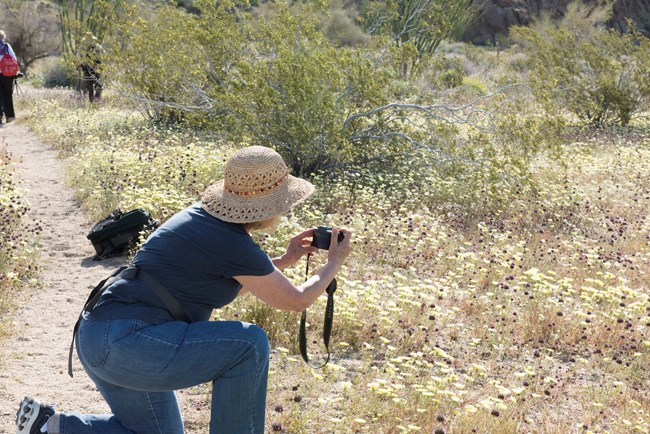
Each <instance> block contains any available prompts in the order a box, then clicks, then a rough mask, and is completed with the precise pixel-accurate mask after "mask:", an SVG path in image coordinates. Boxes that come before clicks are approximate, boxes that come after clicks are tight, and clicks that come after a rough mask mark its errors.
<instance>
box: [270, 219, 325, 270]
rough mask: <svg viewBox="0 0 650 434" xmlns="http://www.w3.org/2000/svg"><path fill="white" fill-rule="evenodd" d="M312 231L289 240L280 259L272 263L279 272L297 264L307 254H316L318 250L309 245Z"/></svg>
mask: <svg viewBox="0 0 650 434" xmlns="http://www.w3.org/2000/svg"><path fill="white" fill-rule="evenodd" d="M313 236H314V229H313V228H312V229H307V230H306V231H303V232H301V233H299V234H298V235H296V236H295V237H293V238H291V240H290V241H289V245H288V246H287V251H286V252H285V253H284V255H282V256H281V257H280V258H277V259H274V260H273V263H274V264H275V266H276V267H278V268H279V269H280V270H282V269H284V268H286V267H288V266H291V265H293V264H295V263H296V262H298V261H299V260H300V258H302V257H303V256H305V255H306V254H308V253H316V252H317V251H318V249H317V248H316V247H313V246H312V245H311V240H312V237H313Z"/></svg>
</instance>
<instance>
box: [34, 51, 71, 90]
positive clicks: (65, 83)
mask: <svg viewBox="0 0 650 434" xmlns="http://www.w3.org/2000/svg"><path fill="white" fill-rule="evenodd" d="M40 75H41V77H42V78H41V83H42V86H43V87H45V88H48V89H52V88H56V87H71V86H73V83H72V80H71V79H70V75H69V73H68V69H67V67H66V65H65V63H64V62H62V61H61V59H60V58H52V59H48V60H47V61H46V62H44V63H43V65H42V67H41V74H40Z"/></svg>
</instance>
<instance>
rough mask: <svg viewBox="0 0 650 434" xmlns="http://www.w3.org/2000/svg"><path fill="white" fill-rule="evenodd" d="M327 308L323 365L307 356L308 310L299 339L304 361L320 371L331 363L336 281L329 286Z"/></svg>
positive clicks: (324, 327)
mask: <svg viewBox="0 0 650 434" xmlns="http://www.w3.org/2000/svg"><path fill="white" fill-rule="evenodd" d="M310 257H311V253H310V254H308V255H307V267H306V270H305V280H307V279H308V278H309V258H310ZM325 292H327V306H326V307H325V321H324V323H323V343H324V344H325V349H326V350H327V358H326V359H325V362H323V364H322V365H320V366H317V365H314V364H313V363H311V362H309V356H308V355H307V332H306V330H305V327H306V323H307V310H306V309H305V310H303V311H302V316H301V317H300V335H299V337H298V340H299V344H300V354H301V355H302V359H303V360H304V361H305V363H307V365H309V367H311V368H313V369H320V368H322V367H324V366H325V365H327V362H329V361H330V336H331V335H332V321H333V320H334V292H336V279H332V281H331V282H330V284H329V285H327V289H326V290H325Z"/></svg>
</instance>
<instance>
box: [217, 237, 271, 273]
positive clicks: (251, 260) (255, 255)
mask: <svg viewBox="0 0 650 434" xmlns="http://www.w3.org/2000/svg"><path fill="white" fill-rule="evenodd" d="M246 238H247V240H246V242H240V243H237V245H236V246H230V248H229V249H228V253H229V254H228V257H227V258H226V260H225V261H224V264H223V269H222V272H223V277H225V278H227V279H230V278H232V277H234V276H266V275H267V274H271V273H272V272H273V270H274V269H275V267H274V266H273V262H271V258H269V255H267V254H266V253H265V252H264V251H263V250H262V249H261V247H260V246H258V245H257V244H256V243H255V242H254V241H253V240H252V239H251V238H250V237H249V236H246Z"/></svg>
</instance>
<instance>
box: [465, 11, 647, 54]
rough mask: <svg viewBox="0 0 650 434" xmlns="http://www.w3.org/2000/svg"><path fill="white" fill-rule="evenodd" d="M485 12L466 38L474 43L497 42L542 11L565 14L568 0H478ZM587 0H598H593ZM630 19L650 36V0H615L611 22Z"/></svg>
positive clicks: (624, 24)
mask: <svg viewBox="0 0 650 434" xmlns="http://www.w3.org/2000/svg"><path fill="white" fill-rule="evenodd" d="M477 1H478V2H479V4H480V5H482V7H483V11H484V13H483V15H482V16H481V17H480V18H479V20H478V22H477V23H476V24H475V25H473V26H472V27H471V29H469V30H468V31H467V33H466V34H465V40H466V41H468V42H472V43H475V44H481V45H486V44H491V45H495V44H496V43H497V40H498V37H499V36H500V35H507V34H508V29H509V28H510V26H526V25H528V24H530V22H531V21H532V20H533V19H534V18H535V17H538V16H540V14H541V13H542V12H545V11H546V12H549V13H550V14H551V16H552V17H556V18H559V17H562V16H563V15H564V13H565V12H566V8H567V4H568V3H569V0H477ZM587 3H595V1H594V0H590V1H588V2H587ZM629 20H631V21H632V22H633V23H634V25H635V26H636V28H637V29H638V30H639V31H640V32H641V33H643V34H645V35H647V36H650V1H649V0H615V2H614V5H613V9H612V18H611V19H610V21H609V23H608V25H609V26H610V27H612V28H615V29H616V30H619V31H621V32H627V31H629V29H630V26H629V24H628V21H629Z"/></svg>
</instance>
